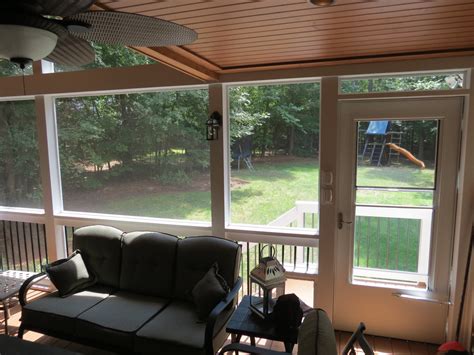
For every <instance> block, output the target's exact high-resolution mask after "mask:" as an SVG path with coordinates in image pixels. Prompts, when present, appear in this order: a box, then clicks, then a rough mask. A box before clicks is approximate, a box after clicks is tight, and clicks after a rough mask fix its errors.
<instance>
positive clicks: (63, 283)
mask: <svg viewBox="0 0 474 355" xmlns="http://www.w3.org/2000/svg"><path fill="white" fill-rule="evenodd" d="M45 271H46V274H47V275H48V276H49V279H50V280H51V282H52V283H53V285H54V286H56V288H57V289H58V293H59V296H61V297H67V296H69V295H70V294H72V293H75V292H77V291H80V290H83V289H85V288H86V287H89V286H92V285H93V284H94V283H95V282H96V278H95V277H94V276H92V275H90V274H89V271H88V270H87V267H86V265H85V264H84V260H83V259H82V255H81V253H80V251H79V250H76V251H74V253H72V254H71V256H69V257H68V258H66V259H60V260H57V261H55V262H53V263H51V264H48V265H46V267H45Z"/></svg>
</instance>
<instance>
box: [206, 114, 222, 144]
mask: <svg viewBox="0 0 474 355" xmlns="http://www.w3.org/2000/svg"><path fill="white" fill-rule="evenodd" d="M220 126H222V115H221V114H220V113H219V112H217V111H214V112H213V113H212V114H211V116H210V117H209V119H208V120H207V121H206V139H207V140H208V141H215V140H217V139H218V138H219V134H218V132H219V127H220Z"/></svg>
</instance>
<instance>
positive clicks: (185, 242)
mask: <svg viewBox="0 0 474 355" xmlns="http://www.w3.org/2000/svg"><path fill="white" fill-rule="evenodd" d="M240 254H241V249H240V246H239V245H238V244H237V243H236V242H233V241H231V240H227V239H222V238H217V237H208V236H202V237H188V238H185V239H182V240H179V241H178V250H177V260H176V265H177V266H176V286H175V293H174V294H175V297H176V298H178V299H181V300H187V301H191V300H192V296H191V290H192V289H193V288H194V286H195V285H196V283H197V282H198V281H199V280H201V279H202V277H203V276H204V275H205V274H206V273H207V271H208V270H209V269H210V267H211V266H212V264H214V263H216V262H217V265H218V267H219V274H220V275H221V276H222V277H223V278H224V280H225V281H226V282H227V285H229V287H233V286H234V283H235V281H236V280H237V277H238V274H239V266H240Z"/></svg>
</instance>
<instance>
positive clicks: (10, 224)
mask: <svg viewBox="0 0 474 355" xmlns="http://www.w3.org/2000/svg"><path fill="white" fill-rule="evenodd" d="M8 225H9V229H10V246H11V247H12V261H13V270H16V258H15V247H14V246H13V232H12V221H8Z"/></svg>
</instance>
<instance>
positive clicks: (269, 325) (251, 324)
mask: <svg viewBox="0 0 474 355" xmlns="http://www.w3.org/2000/svg"><path fill="white" fill-rule="evenodd" d="M300 302H301V308H302V309H303V312H304V311H305V310H309V309H310V307H309V306H307V305H306V304H305V303H304V302H302V301H300ZM249 305H250V296H244V297H243V298H242V301H241V302H240V303H239V305H238V306H237V309H236V310H235V312H234V314H233V315H232V317H231V318H230V320H229V323H227V328H226V331H227V333H230V334H231V339H232V342H233V343H239V342H240V339H241V337H242V335H246V336H248V337H250V343H251V345H254V346H255V338H264V339H269V340H276V341H281V342H283V343H284V344H285V351H286V352H288V353H291V352H292V351H293V347H294V346H295V344H296V343H297V339H298V331H297V330H295V331H292V332H285V333H279V332H277V330H276V327H275V324H274V323H273V322H271V321H269V320H265V319H262V318H260V317H259V316H257V315H255V314H253V313H252V311H251V310H250V308H249Z"/></svg>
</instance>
